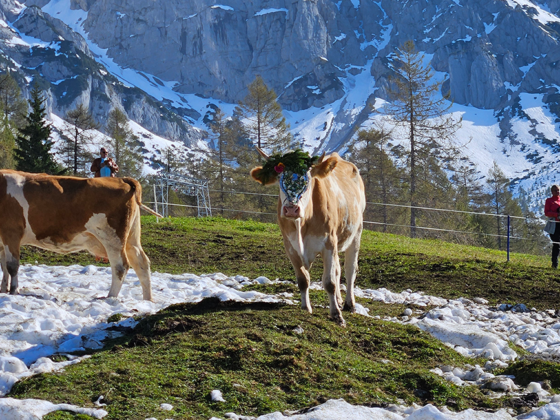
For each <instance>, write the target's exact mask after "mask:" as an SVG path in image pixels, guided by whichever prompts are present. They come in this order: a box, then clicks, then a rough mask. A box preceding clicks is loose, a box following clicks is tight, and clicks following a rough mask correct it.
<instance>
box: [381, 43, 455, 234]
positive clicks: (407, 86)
mask: <svg viewBox="0 0 560 420" xmlns="http://www.w3.org/2000/svg"><path fill="white" fill-rule="evenodd" d="M393 70H394V72H395V75H396V76H395V77H394V78H392V79H391V81H392V82H393V86H394V87H393V88H391V89H390V92H389V94H390V96H391V100H392V102H391V103H390V104H388V105H387V107H386V108H385V112H386V114H388V115H390V116H391V117H392V120H393V121H394V122H396V123H397V125H399V126H402V127H404V128H405V129H406V132H407V134H406V136H407V139H408V147H409V150H408V168H409V176H410V191H409V194H410V204H411V211H410V226H411V228H410V236H411V237H415V236H416V215H417V209H415V208H414V207H415V206H417V205H418V204H419V203H418V199H419V197H420V195H419V191H418V182H419V180H420V179H421V178H420V177H419V170H420V169H421V168H423V167H425V165H426V164H427V163H428V161H429V159H430V158H431V157H432V156H433V154H434V151H435V150H436V149H437V150H439V152H440V153H442V152H444V151H445V150H444V149H443V146H444V144H443V143H445V142H446V141H447V140H449V139H450V138H451V137H452V136H453V134H454V133H455V131H456V130H457V129H458V128H459V126H460V121H459V122H457V121H455V120H454V119H453V118H452V117H450V116H447V117H446V116H444V113H445V112H446V111H448V110H449V108H450V106H451V103H448V102H446V100H447V97H442V98H439V99H437V98H436V96H437V95H439V91H440V87H441V83H440V82H434V81H433V80H432V78H433V71H432V69H431V67H430V66H429V65H425V64H424V55H423V54H421V53H419V52H417V51H416V48H415V46H414V43H413V42H412V41H408V42H406V43H405V44H404V45H403V46H402V47H401V48H399V49H397V51H396V54H395V57H394V58H393ZM434 139H437V140H438V142H437V143H436V142H435V141H434ZM446 147H448V148H449V147H450V146H449V144H447V145H446Z"/></svg>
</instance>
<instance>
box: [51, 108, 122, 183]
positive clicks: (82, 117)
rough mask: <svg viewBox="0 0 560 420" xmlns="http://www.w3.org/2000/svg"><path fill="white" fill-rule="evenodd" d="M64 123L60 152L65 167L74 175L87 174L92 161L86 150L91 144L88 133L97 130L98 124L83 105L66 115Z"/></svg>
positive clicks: (91, 137)
mask: <svg viewBox="0 0 560 420" xmlns="http://www.w3.org/2000/svg"><path fill="white" fill-rule="evenodd" d="M66 122H67V124H66V126H65V128H64V129H63V132H62V135H61V138H62V145H61V152H62V154H63V157H64V161H65V163H66V166H67V167H68V168H69V169H70V170H71V172H72V173H73V174H74V175H86V174H89V163H90V162H91V161H92V160H93V155H92V153H91V152H90V151H89V150H88V146H89V145H91V144H92V143H93V135H92V133H91V132H90V131H91V130H93V129H96V128H98V124H97V123H96V122H95V120H94V118H93V116H92V115H91V113H90V112H89V109H88V108H87V107H85V106H84V105H83V104H79V105H78V106H77V107H76V108H74V109H71V110H70V111H68V112H67V113H66ZM117 164H118V162H117Z"/></svg>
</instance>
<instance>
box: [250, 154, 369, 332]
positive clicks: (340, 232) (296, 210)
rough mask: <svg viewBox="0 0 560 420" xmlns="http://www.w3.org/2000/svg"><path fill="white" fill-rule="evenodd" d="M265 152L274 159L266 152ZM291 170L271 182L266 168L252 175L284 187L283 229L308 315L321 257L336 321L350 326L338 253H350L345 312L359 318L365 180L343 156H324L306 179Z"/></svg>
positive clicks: (280, 221)
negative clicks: (346, 320) (356, 295)
mask: <svg viewBox="0 0 560 420" xmlns="http://www.w3.org/2000/svg"><path fill="white" fill-rule="evenodd" d="M259 152H260V153H261V155H263V157H265V158H268V156H266V155H265V154H264V153H263V152H262V151H260V150H259ZM275 169H276V168H275ZM282 169H284V168H282ZM289 169H290V168H289V167H286V168H285V170H284V171H283V172H282V173H281V174H280V175H279V176H277V177H274V178H273V179H270V178H269V177H266V176H264V177H263V176H262V172H261V171H262V167H258V168H255V169H253V170H252V171H251V176H252V177H253V178H254V179H255V180H256V181H258V182H261V183H268V184H271V183H274V182H275V181H276V180H278V181H279V184H280V195H279V198H278V224H279V225H280V230H281V232H282V237H283V240H284V247H285V248H286V253H287V254H288V257H289V258H290V261H291V262H292V265H293V266H294V270H295V273H296V278H297V281H298V286H299V289H300V292H301V307H302V309H306V310H307V311H309V313H311V312H312V309H311V303H310V301H309V283H310V277H309V269H310V267H311V264H312V263H313V261H314V260H315V257H316V256H317V254H321V255H322V257H323V264H324V269H323V279H322V280H323V287H324V288H325V290H326V291H327V293H328V294H329V301H330V316H331V318H333V319H334V320H335V321H336V322H338V323H339V324H341V325H344V319H343V317H342V313H341V306H342V297H341V294H340V275H341V272H340V262H339V258H338V253H339V252H343V251H345V252H346V253H345V263H344V270H345V275H346V284H347V287H346V301H345V304H344V309H345V310H349V311H351V312H354V310H355V309H354V306H355V300H354V281H355V279H356V272H357V268H358V252H359V249H360V239H361V234H362V225H363V223H362V222H363V212H364V209H365V205H366V199H365V194H364V184H363V181H362V178H361V176H360V174H359V172H358V169H357V168H356V166H355V165H354V164H352V163H350V162H347V161H345V160H343V159H342V158H341V157H340V156H339V155H338V154H337V153H333V154H331V155H330V156H328V157H326V158H325V156H324V155H323V157H321V158H320V159H319V160H318V161H317V162H316V163H315V164H314V165H312V166H311V167H310V168H309V170H308V172H307V174H306V175H305V177H304V178H305V179H302V178H301V177H299V178H298V177H294V174H293V173H292V172H290V170H289ZM259 175H261V176H259ZM296 175H297V174H296ZM294 179H295V180H296V182H300V184H299V185H300V186H301V188H299V189H298V188H294V187H293V180H294ZM263 181H264V182H263ZM304 184H306V185H304ZM294 189H296V190H298V191H294Z"/></svg>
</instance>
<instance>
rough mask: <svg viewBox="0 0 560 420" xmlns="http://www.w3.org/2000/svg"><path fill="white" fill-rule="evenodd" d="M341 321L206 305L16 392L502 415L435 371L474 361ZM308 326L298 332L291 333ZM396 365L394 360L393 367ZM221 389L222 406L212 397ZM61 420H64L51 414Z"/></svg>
mask: <svg viewBox="0 0 560 420" xmlns="http://www.w3.org/2000/svg"><path fill="white" fill-rule="evenodd" d="M347 318H348V321H349V322H348V327H347V328H341V327H338V326H336V325H334V324H333V323H332V322H331V321H329V320H328V317H327V309H322V308H318V309H317V311H316V314H314V315H309V314H307V313H305V312H303V311H301V310H300V309H299V308H297V307H294V306H283V305H278V304H264V303H256V304H240V303H231V302H226V303H222V302H220V301H219V300H218V299H216V298H214V299H207V300H205V301H203V302H201V303H200V304H181V305H174V306H172V307H169V308H167V309H166V310H164V311H161V312H160V313H158V314H156V315H154V316H150V317H147V318H145V319H144V320H143V321H142V322H141V323H140V324H139V325H138V326H137V328H136V329H135V331H134V332H133V333H131V334H130V335H129V336H128V337H126V339H124V340H120V341H116V342H112V343H110V345H109V346H108V347H107V348H106V349H105V350H104V351H101V352H98V353H96V354H94V355H93V357H92V358H91V359H88V360H86V361H84V362H82V363H80V364H78V365H75V366H71V367H68V368H67V369H66V371H65V372H63V373H59V374H44V375H39V376H37V377H34V378H29V379H26V380H23V381H21V382H19V383H17V384H16V386H15V387H14V389H13V391H12V393H11V396H15V397H17V398H31V397H32V398H44V399H49V400H55V401H60V402H62V401H64V402H69V403H72V404H77V405H80V406H88V405H91V403H92V401H95V400H96V399H97V398H98V397H99V395H104V396H106V399H107V402H108V406H107V407H106V409H107V410H108V411H109V416H108V417H107V419H125V418H126V419H145V418H147V417H151V416H154V417H158V415H159V416H163V413H162V412H161V410H160V409H159V405H160V404H161V403H164V402H166V403H170V404H172V405H173V406H174V410H173V412H170V413H167V414H165V417H167V418H174V419H179V418H180V419H208V418H210V417H212V416H218V417H222V418H223V415H224V413H226V412H231V411H234V412H236V413H238V414H243V415H253V416H257V415H261V414H264V413H268V412H273V411H278V410H280V411H283V410H296V409H301V408H304V407H309V406H314V405H317V404H319V403H322V402H324V401H326V400H327V399H329V398H344V399H345V400H346V401H348V402H350V403H353V404H369V405H381V404H383V403H387V402H393V403H395V402H397V401H398V399H402V400H404V402H405V403H406V404H410V403H412V402H417V403H423V404H424V403H428V402H430V403H433V404H436V405H444V404H449V403H451V404H452V405H455V406H456V408H458V409H464V408H467V407H473V406H475V407H481V408H496V407H499V406H500V405H501V401H500V400H491V399H489V398H487V397H486V396H485V395H484V394H482V393H481V392H480V391H479V390H477V389H476V388H474V387H473V388H469V387H455V386H453V385H451V384H450V383H448V382H446V381H445V380H444V379H443V378H440V377H439V376H437V375H435V374H433V373H431V372H429V369H431V368H434V367H436V366H438V365H440V364H451V365H455V366H462V365H464V364H465V363H466V362H468V361H469V360H468V359H465V358H464V357H462V356H460V355H459V354H458V353H456V352H454V351H452V350H450V349H449V348H447V347H445V346H443V345H442V344H441V343H440V342H438V341H437V340H434V339H433V338H431V337H430V336H429V335H428V334H425V333H423V332H421V331H418V330H417V329H416V328H414V327H411V326H402V325H399V324H394V323H388V322H383V321H375V320H371V319H368V318H365V317H363V316H359V315H349V316H348V317H347ZM297 326H301V327H302V328H303V330H304V332H303V333H302V334H297V333H296V332H294V331H293V330H294V328H296V327H297ZM387 361H389V362H387ZM213 389H220V390H221V391H222V393H223V395H224V398H225V400H226V402H225V403H217V402H212V401H210V398H209V395H210V392H211V391H212V390H213ZM47 418H57V417H47Z"/></svg>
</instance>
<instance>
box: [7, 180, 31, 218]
mask: <svg viewBox="0 0 560 420" xmlns="http://www.w3.org/2000/svg"><path fill="white" fill-rule="evenodd" d="M4 178H5V179H6V193H7V194H8V195H11V196H12V197H14V198H15V199H16V201H17V202H18V203H19V205H20V206H21V207H22V208H23V215H24V216H25V222H26V223H27V219H28V216H29V203H28V202H27V200H26V199H25V197H24V196H23V186H24V184H25V177H24V176H22V175H20V174H16V173H10V174H4Z"/></svg>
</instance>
